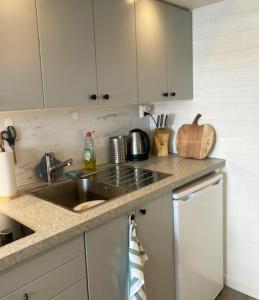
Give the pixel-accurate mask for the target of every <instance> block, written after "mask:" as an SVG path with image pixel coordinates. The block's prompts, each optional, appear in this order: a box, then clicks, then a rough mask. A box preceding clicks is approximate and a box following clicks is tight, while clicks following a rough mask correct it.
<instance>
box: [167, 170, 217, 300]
mask: <svg viewBox="0 0 259 300" xmlns="http://www.w3.org/2000/svg"><path fill="white" fill-rule="evenodd" d="M173 206H174V235H175V236H174V239H175V268H176V269H175V272H176V300H212V299H215V298H216V296H217V295H218V293H219V292H220V291H221V289H222V288H223V175H222V173H213V174H212V175H209V176H206V177H203V178H202V179H200V180H197V181H195V182H193V183H191V184H189V185H186V186H184V187H182V188H180V189H178V190H175V191H174V193H173Z"/></svg>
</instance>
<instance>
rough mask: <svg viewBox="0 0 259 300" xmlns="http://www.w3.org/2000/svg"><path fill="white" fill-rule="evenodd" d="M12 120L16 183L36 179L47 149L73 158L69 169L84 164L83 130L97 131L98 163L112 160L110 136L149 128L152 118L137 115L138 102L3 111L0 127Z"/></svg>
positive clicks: (30, 181) (65, 157) (95, 137)
mask: <svg viewBox="0 0 259 300" xmlns="http://www.w3.org/2000/svg"><path fill="white" fill-rule="evenodd" d="M11 120H13V123H14V126H15V127H16V129H17V134H18V137H17V142H16V154H17V161H18V164H17V168H16V174H17V183H18V185H19V186H21V185H25V184H28V183H32V182H35V181H37V178H36V176H35V171H34V169H35V166H36V164H37V163H38V162H39V161H40V159H41V157H42V155H43V154H44V153H46V152H54V153H55V155H56V157H57V159H59V160H65V159H68V158H72V159H73V161H74V163H73V166H72V167H70V169H78V168H80V167H82V160H83V140H84V132H85V131H87V130H95V135H94V139H95V147H96V155H97V164H102V163H106V162H108V161H109V137H110V136H113V135H126V134H128V132H129V130H130V129H133V128H142V129H145V130H148V128H149V120H148V119H140V118H139V117H138V106H137V105H124V106H99V107H86V108H64V109H42V110H28V111H12V112H0V129H1V130H2V129H3V128H4V127H5V125H6V124H7V123H9V122H10V121H11Z"/></svg>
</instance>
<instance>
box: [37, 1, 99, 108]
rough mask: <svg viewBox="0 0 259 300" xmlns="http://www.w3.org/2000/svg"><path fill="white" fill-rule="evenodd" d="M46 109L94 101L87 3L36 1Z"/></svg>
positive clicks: (89, 3) (90, 11)
mask: <svg viewBox="0 0 259 300" xmlns="http://www.w3.org/2000/svg"><path fill="white" fill-rule="evenodd" d="M36 3H37V10H38V22H39V36H40V48H41V57H42V70H43V85H44V94H45V103H46V106H47V107H62V106H63V107H66V106H84V105H89V104H96V103H97V102H98V100H97V98H96V99H91V97H92V98H95V97H94V95H97V82H96V64H95V49H94V23H93V8H92V1H91V0H73V1H71V0H37V1H36Z"/></svg>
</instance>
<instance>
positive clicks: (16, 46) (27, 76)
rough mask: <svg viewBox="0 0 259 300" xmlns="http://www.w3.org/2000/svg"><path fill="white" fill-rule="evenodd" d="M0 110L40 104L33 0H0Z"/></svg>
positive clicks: (33, 106) (40, 85)
mask: <svg viewBox="0 0 259 300" xmlns="http://www.w3.org/2000/svg"><path fill="white" fill-rule="evenodd" d="M0 49H1V50H0V53H1V54H0V110H5V109H25V108H40V107H43V95H42V83H41V70H40V56H39V43H38V31H37V19H36V10H35V1H34V0H0Z"/></svg>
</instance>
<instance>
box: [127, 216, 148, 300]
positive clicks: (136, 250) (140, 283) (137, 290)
mask: <svg viewBox="0 0 259 300" xmlns="http://www.w3.org/2000/svg"><path fill="white" fill-rule="evenodd" d="M129 224H130V226H129V300H146V299H147V297H146V294H145V291H144V285H145V278H144V271H143V266H144V264H145V262H146V261H147V260H148V257H147V255H146V253H145V251H144V249H143V247H142V246H141V244H140V243H139V241H138V239H137V234H136V222H135V217H134V215H133V217H132V216H130V217H129Z"/></svg>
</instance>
